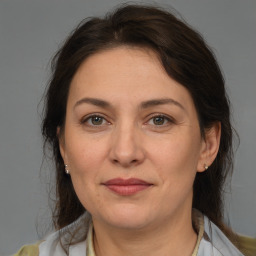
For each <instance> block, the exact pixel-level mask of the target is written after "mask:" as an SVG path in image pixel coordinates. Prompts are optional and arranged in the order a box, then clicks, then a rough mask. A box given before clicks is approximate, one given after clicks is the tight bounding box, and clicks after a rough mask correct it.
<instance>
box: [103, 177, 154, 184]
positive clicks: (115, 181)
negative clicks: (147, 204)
mask: <svg viewBox="0 0 256 256" xmlns="http://www.w3.org/2000/svg"><path fill="white" fill-rule="evenodd" d="M103 184H104V185H119V186H129V185H152V184H151V183H149V182H146V181H144V180H141V179H136V178H130V179H123V178H115V179H111V180H108V181H106V182H103Z"/></svg>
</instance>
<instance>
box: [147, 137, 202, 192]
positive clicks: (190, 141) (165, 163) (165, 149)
mask: <svg viewBox="0 0 256 256" xmlns="http://www.w3.org/2000/svg"><path fill="white" fill-rule="evenodd" d="M151 149H152V150H151V154H150V155H151V159H152V162H153V163H154V164H155V167H157V168H156V169H157V170H158V175H159V176H160V179H161V180H162V182H163V183H165V184H166V187H172V188H174V187H177V186H178V187H183V186H188V184H189V186H192V184H193V181H194V178H195V174H196V172H197V163H198V159H199V155H200V137H199V136H197V137H192V136H188V135H186V134H180V136H178V134H176V136H173V138H169V139H166V140H164V141H162V143H160V144H159V147H157V148H156V147H154V145H152V146H151Z"/></svg>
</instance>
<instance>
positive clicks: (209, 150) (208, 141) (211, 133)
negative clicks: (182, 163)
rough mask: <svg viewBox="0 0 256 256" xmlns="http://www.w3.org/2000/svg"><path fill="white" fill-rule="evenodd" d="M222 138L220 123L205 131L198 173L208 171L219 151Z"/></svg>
mask: <svg viewBox="0 0 256 256" xmlns="http://www.w3.org/2000/svg"><path fill="white" fill-rule="evenodd" d="M220 137H221V124H220V122H216V123H214V124H213V125H212V127H211V128H209V129H206V130H205V137H204V140H203V142H202V148H201V153H200V158H199V161H198V166H197V171H198V172H203V171H205V170H207V168H208V166H210V165H211V164H212V163H213V161H214V159H215V158H216V156H217V154H218V151H219V146H220Z"/></svg>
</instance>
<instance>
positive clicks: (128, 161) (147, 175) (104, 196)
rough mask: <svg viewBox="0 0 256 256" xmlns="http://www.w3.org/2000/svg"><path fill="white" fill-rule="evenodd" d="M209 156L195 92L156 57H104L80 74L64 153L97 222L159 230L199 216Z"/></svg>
mask: <svg viewBox="0 0 256 256" xmlns="http://www.w3.org/2000/svg"><path fill="white" fill-rule="evenodd" d="M205 148H206V143H205V142H204V140H203V139H202V138H201V134H200V129H199V123H198V118H197V113H196V110H195V106H194V103H193V101H192V98H191V96H190V94H189V92H188V91H187V90H186V89H185V88H184V87H183V86H181V85H180V84H178V83H177V82H176V81H174V80H173V79H171V78H170V77H169V76H168V75H167V74H166V72H165V71H164V69H163V68H162V66H161V64H160V63H159V60H158V59H157V57H156V55H155V54H154V53H153V52H151V51H150V50H147V51H146V50H141V49H138V48H128V47H120V48H115V49H111V50H107V51H104V52H100V53H97V54H94V55H92V56H91V57H89V58H88V59H86V61H85V62H84V63H83V64H82V65H81V66H80V68H79V69H78V71H77V73H76V74H75V76H74V78H73V80H72V82H71V87H70V92H69V97H68V102H67V112H66V121H65V127H64V129H63V132H62V134H61V136H60V149H61V154H62V157H63V160H64V162H65V164H67V165H68V169H69V170H70V175H71V179H72V182H73V185H74V188H75V191H76V193H77V196H78V198H79V200H80V201H81V203H82V205H83V206H84V207H85V208H86V209H87V210H88V211H89V212H90V213H91V214H92V217H93V220H94V221H95V222H97V223H101V224H104V225H110V226H112V227H118V228H143V227H149V226H152V227H154V226H155V225H159V223H161V222H162V223H166V222H168V220H170V219H175V218H179V217H180V216H184V214H185V213H186V214H187V213H189V212H191V207H192V187H193V181H194V178H195V175H196V172H197V171H203V169H204V167H203V166H204V163H205V162H204V155H205Z"/></svg>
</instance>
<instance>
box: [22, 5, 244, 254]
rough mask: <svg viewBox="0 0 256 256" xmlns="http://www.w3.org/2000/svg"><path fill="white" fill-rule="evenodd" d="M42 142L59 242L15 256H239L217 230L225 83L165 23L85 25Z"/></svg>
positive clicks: (208, 58)
mask: <svg viewBox="0 0 256 256" xmlns="http://www.w3.org/2000/svg"><path fill="white" fill-rule="evenodd" d="M42 131H43V136H44V138H45V143H46V144H48V145H50V146H51V148H52V151H53V156H54V159H55V164H56V181H57V183H56V189H57V190H56V191H57V201H56V207H55V212H54V215H53V220H54V223H55V227H56V230H57V231H56V232H55V233H53V234H51V235H50V236H48V237H47V238H46V239H45V240H44V241H41V242H40V243H39V244H38V245H34V246H29V247H25V248H23V249H21V251H20V252H19V253H18V255H25V253H27V254H26V255H28V254H29V253H30V255H40V256H44V255H53V256H55V255H78V256H79V255H87V256H93V255H96V256H101V255H111V256H115V255H149V256H150V255H182V256H185V255H199V256H201V255H226V256H228V255H232V256H235V255H243V254H242V253H241V252H240V251H239V249H241V250H242V248H240V246H239V240H238V239H237V237H236V236H235V235H234V234H233V233H232V232H231V231H230V230H229V229H228V228H227V227H225V225H224V223H223V201H222V193H223V192H222V191H223V184H224V181H225V178H226V176H227V175H229V174H230V172H231V170H232V133H233V131H232V127H231V124H230V112H229V101H228V98H227V95H226V92H225V87H224V81H223V77H222V74H221V71H220V69H219V66H218V64H217V63H216V60H215V58H214V56H213V54H212V52H211V50H210V49H209V48H208V46H207V45H206V44H205V42H204V41H203V39H202V38H201V36H200V35H199V34H198V33H196V32H195V31H194V30H192V29H191V28H190V27H189V26H188V25H187V24H185V23H184V22H182V21H180V20H178V19H177V18H176V17H174V16H173V15H172V14H170V13H168V12H165V11H163V10H160V9H159V8H154V7H147V6H132V5H128V6H124V7H122V8H119V9H117V10H116V11H114V12H113V13H111V14H108V15H107V16H106V17H105V18H102V19H101V18H92V19H88V20H85V21H83V22H82V23H81V24H80V25H79V26H78V28H77V29H76V30H75V31H74V32H73V33H72V34H71V35H70V37H69V38H68V39H67V41H66V42H65V44H64V46H63V47H62V48H61V49H60V50H59V52H58V53H57V55H56V56H55V58H54V60H53V75H52V79H51V81H50V84H49V88H48V91H47V94H46V108H45V116H44V120H43V125H42ZM225 234H226V235H225ZM230 240H232V242H231V241H230Z"/></svg>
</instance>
